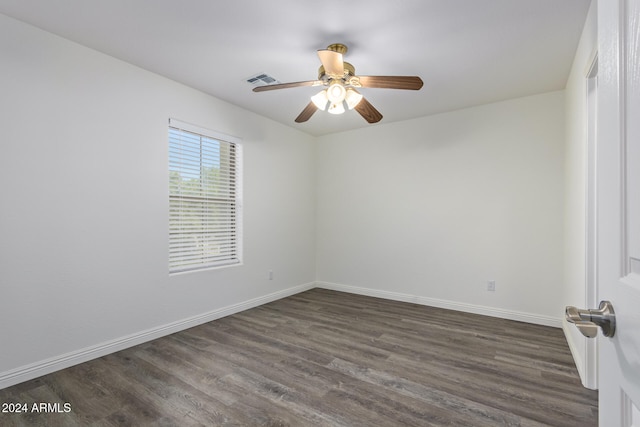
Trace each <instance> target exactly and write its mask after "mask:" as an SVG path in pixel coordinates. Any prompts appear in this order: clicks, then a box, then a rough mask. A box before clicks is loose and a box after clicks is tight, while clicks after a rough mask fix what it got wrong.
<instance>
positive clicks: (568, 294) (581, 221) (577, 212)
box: [563, 1, 597, 388]
mask: <svg viewBox="0 0 640 427" xmlns="http://www.w3.org/2000/svg"><path fill="white" fill-rule="evenodd" d="M596 21H597V2H595V1H594V2H591V8H590V9H589V13H588V15H587V20H586V22H585V26H584V29H583V32H582V36H581V38H580V44H579V45H578V49H577V51H576V55H575V58H574V61H573V66H572V68H571V73H570V75H569V79H568V80H567V87H566V89H565V90H566V106H565V108H566V148H565V149H566V152H565V236H564V237H565V238H564V242H565V247H564V252H565V256H564V257H565V278H564V283H565V286H564V297H563V300H564V301H565V305H573V306H576V307H581V308H593V307H596V306H595V305H594V301H590V300H589V298H588V295H587V292H586V276H585V272H586V265H585V255H586V252H585V251H586V246H585V245H586V240H585V237H586V231H587V230H586V223H585V212H586V198H585V195H586V190H587V134H586V129H587V108H586V107H587V99H586V83H587V82H586V77H587V72H588V70H589V68H590V66H591V64H592V62H593V57H594V54H595V51H596V47H597V22H596ZM564 331H565V334H566V337H567V341H568V343H569V347H570V348H571V351H572V353H573V356H574V359H575V361H576V365H577V367H578V372H579V373H580V377H581V379H582V382H583V384H584V385H586V386H588V387H591V388H595V387H596V379H597V378H596V372H595V363H596V361H595V360H593V358H594V357H595V356H596V352H595V347H594V346H595V341H594V340H590V341H589V340H587V339H586V338H585V337H583V336H582V335H581V334H580V332H578V329H577V328H575V327H574V326H572V325H567V324H566V323H565V324H564ZM587 352H591V355H592V356H590V357H591V359H590V360H588V358H587Z"/></svg>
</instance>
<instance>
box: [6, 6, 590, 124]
mask: <svg viewBox="0 0 640 427" xmlns="http://www.w3.org/2000/svg"><path fill="white" fill-rule="evenodd" d="M589 4H590V0H350V1H335V0H324V1H317V2H311V1H307V0H271V1H256V0H232V1H222V0H218V1H214V0H181V1H177V0H57V1H51V0H0V13H3V14H5V15H8V16H11V17H14V18H16V19H19V20H22V21H25V22H27V23H30V24H32V25H35V26H37V27H40V28H43V29H45V30H47V31H50V32H52V33H55V34H58V35H60V36H62V37H65V38H67V39H70V40H73V41H75V42H78V43H80V44H83V45H85V46H88V47H91V48H93V49H96V50H98V51H101V52H104V53H106V54H108V55H111V56H114V57H116V58H120V59H122V60H124V61H127V62H130V63H132V64H135V65H137V66H139V67H142V68H144V69H147V70H150V71H153V72H155V73H158V74H161V75H163V76H166V77H169V78H171V79H173V80H176V81H179V82H182V83H184V84H186V85H188V86H191V87H194V88H196V89H199V90H201V91H204V92H206V93H209V94H211V95H213V96H215V97H217V98H220V99H223V100H225V101H228V102H230V103H232V104H235V105H238V106H240V107H243V108H245V109H247V110H250V111H253V112H255V113H258V114H260V115H262V116H266V117H269V118H271V119H273V120H276V121H278V122H281V123H284V124H286V125H288V126H292V127H295V128H297V129H300V130H302V131H304V132H308V133H310V134H312V135H323V134H327V133H332V132H339V131H344V130H348V129H355V128H359V127H365V126H376V125H370V124H367V123H366V122H365V121H364V119H363V118H362V117H360V116H359V115H358V114H357V113H356V112H355V111H350V112H347V113H345V114H343V115H341V116H334V115H329V114H327V113H326V112H322V111H318V112H316V113H315V114H314V116H313V117H312V118H311V119H310V120H309V121H308V122H306V123H302V124H297V123H294V121H293V120H294V118H295V117H296V116H297V115H298V114H299V113H300V111H301V110H302V109H303V107H305V106H306V105H307V103H308V102H309V97H310V96H311V95H313V94H314V93H316V92H318V90H319V89H318V88H311V87H301V88H292V89H283V90H277V91H269V92H263V93H254V92H252V90H251V89H252V88H253V87H252V86H251V85H249V84H248V83H246V81H245V80H246V78H248V77H251V76H253V75H255V74H257V73H267V74H269V75H271V76H273V77H275V78H276V79H278V80H279V81H280V82H283V83H285V82H290V81H301V80H314V79H315V78H316V77H317V70H318V67H319V65H320V62H319V60H318V57H317V55H316V50H317V49H324V48H326V47H327V46H328V45H329V44H331V43H336V42H338V43H344V44H346V45H347V46H348V47H349V52H347V54H346V55H345V60H346V61H348V62H350V63H352V64H353V65H354V66H355V68H356V74H360V75H418V76H420V77H421V78H422V80H424V82H425V85H424V87H423V88H422V89H421V90H420V91H417V92H416V91H403V90H391V89H362V90H361V92H362V93H363V94H364V95H365V97H366V98H367V99H368V100H369V101H370V102H371V103H372V104H373V105H374V106H375V107H376V108H377V109H378V110H379V111H380V112H381V113H382V114H383V116H384V118H383V119H382V121H381V122H380V123H390V122H393V121H399V120H406V119H410V118H415V117H420V116H425V115H430V114H435V113H440V112H445V111H451V110H456V109H460V108H465V107H469V106H473V105H480V104H486V103H490V102H495V101H500V100H504V99H510V98H515V97H520V96H526V95H531V94H536V93H542V92H548V91H553V90H560V89H563V88H564V87H565V83H566V80H567V77H568V74H569V70H570V67H571V62H572V60H573V56H574V53H575V50H576V48H577V43H578V40H579V37H580V33H581V31H582V26H583V24H584V21H585V18H586V14H587V10H588V7H589Z"/></svg>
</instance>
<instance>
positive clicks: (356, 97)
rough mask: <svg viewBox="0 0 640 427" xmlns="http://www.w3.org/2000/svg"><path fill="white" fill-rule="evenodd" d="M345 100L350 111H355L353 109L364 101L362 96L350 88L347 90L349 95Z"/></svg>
mask: <svg viewBox="0 0 640 427" xmlns="http://www.w3.org/2000/svg"><path fill="white" fill-rule="evenodd" d="M344 100H345V101H346V102H347V107H349V110H353V108H354V107H355V106H356V105H358V103H359V102H360V101H362V94H361V93H360V92H358V91H357V90H355V89H353V88H349V89H347V94H346V96H345V99H344Z"/></svg>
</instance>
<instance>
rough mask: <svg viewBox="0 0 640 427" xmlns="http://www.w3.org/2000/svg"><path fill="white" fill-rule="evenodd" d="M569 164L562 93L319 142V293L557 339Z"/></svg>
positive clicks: (353, 133)
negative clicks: (462, 315) (408, 306)
mask: <svg viewBox="0 0 640 427" xmlns="http://www.w3.org/2000/svg"><path fill="white" fill-rule="evenodd" d="M563 162H564V91H559V92H552V93H546V94H541V95H536V96H530V97H526V98H520V99H514V100H510V101H505V102H500V103H495V104H490V105H483V106H479V107H474V108H468V109H464V110H460V111H454V112H450V113H446V114H440V115H435V116H430V117H425V118H420V119H415V120H410V121H405V122H401V123H392V124H381V125H377V126H372V127H369V128H366V129H363V130H356V131H352V132H345V133H340V134H334V135H328V136H325V137H321V138H319V140H318V175H317V179H318V215H317V217H318V225H317V243H318V249H317V251H318V252H317V280H318V281H319V282H320V284H321V285H322V286H325V287H329V288H334V289H342V290H351V291H354V292H360V293H366V294H371V295H378V296H384V297H388V298H396V299H400V300H408V301H416V302H420V303H425V304H433V305H440V306H444V307H449V308H458V309H463V310H467V311H475V312H479V313H485V314H492V315H496V316H501V317H508V318H515V319H520V320H528V321H532V322H537V323H543V324H553V325H555V326H559V325H560V319H561V317H562V315H563V312H564V306H563V301H562V296H563V291H562V287H563ZM489 280H495V281H496V288H497V289H496V291H495V292H488V291H487V289H486V282H487V281H489Z"/></svg>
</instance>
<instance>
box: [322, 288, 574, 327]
mask: <svg viewBox="0 0 640 427" xmlns="http://www.w3.org/2000/svg"><path fill="white" fill-rule="evenodd" d="M316 287H318V288H323V289H331V290H334V291H342V292H349V293H352V294H359V295H366V296H370V297H377V298H385V299H390V300H394V301H403V302H410V303H414V304H420V305H427V306H431V307H439V308H446V309H449V310H456V311H463V312H466V313H474V314H482V315H484V316H491V317H499V318H501V319H508V320H517V321H519V322H527V323H533V324H536V325H544V326H553V327H555V328H560V327H562V318H561V317H557V318H556V317H551V316H542V315H539V314H532V313H525V312H521V311H513V310H505V309H502V308H495V307H486V306H482V305H475V304H467V303H462V302H456V301H449V300H443V299H437V298H429V297H422V296H417V295H409V294H402V293H399V292H390V291H382V290H378V289H369V288H362V287H358V286H350V285H342V284H338V283H329V282H316Z"/></svg>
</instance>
